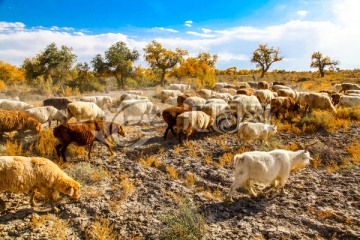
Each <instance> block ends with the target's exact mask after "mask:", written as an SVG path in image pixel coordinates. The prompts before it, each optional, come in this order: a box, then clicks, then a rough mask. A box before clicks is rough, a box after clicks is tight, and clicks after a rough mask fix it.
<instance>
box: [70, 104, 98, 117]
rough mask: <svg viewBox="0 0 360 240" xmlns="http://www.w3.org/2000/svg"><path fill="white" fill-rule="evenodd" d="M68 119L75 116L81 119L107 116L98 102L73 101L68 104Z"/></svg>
mask: <svg viewBox="0 0 360 240" xmlns="http://www.w3.org/2000/svg"><path fill="white" fill-rule="evenodd" d="M67 109H68V112H69V113H68V119H70V118H71V117H75V118H76V119H77V120H78V121H80V120H84V121H86V120H94V119H96V118H105V113H104V111H103V110H101V109H100V108H99V107H98V106H97V105H96V103H93V102H72V103H69V104H68V105H67Z"/></svg>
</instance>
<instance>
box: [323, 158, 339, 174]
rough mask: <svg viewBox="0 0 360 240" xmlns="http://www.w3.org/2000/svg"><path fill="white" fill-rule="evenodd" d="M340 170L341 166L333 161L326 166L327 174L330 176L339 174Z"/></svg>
mask: <svg viewBox="0 0 360 240" xmlns="http://www.w3.org/2000/svg"><path fill="white" fill-rule="evenodd" d="M339 170H340V166H339V165H338V164H337V162H336V161H335V160H331V161H329V162H327V164H326V172H327V173H328V174H332V173H334V172H337V171H339Z"/></svg>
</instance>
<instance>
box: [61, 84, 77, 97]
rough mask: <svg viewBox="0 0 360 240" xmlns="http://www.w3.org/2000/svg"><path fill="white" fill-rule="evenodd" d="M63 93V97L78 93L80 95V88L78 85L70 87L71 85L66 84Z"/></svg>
mask: <svg viewBox="0 0 360 240" xmlns="http://www.w3.org/2000/svg"><path fill="white" fill-rule="evenodd" d="M64 95H65V97H70V96H78V95H80V90H79V88H78V87H75V88H71V87H69V86H67V87H66V88H65V92H64Z"/></svg>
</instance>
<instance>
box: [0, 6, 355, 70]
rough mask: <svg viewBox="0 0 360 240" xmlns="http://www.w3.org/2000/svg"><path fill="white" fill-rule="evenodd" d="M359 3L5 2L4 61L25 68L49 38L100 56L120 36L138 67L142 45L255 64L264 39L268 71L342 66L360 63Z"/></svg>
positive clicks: (86, 58) (1, 10)
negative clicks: (320, 63) (270, 58)
mask: <svg viewBox="0 0 360 240" xmlns="http://www.w3.org/2000/svg"><path fill="white" fill-rule="evenodd" d="M358 9H360V1H356V0H330V1H325V0H318V1H306V0H294V1H291V3H289V1H285V0H260V1H253V2H250V3H249V2H248V1H244V0H218V1H206V2H205V1H186V0H185V1H182V2H167V1H161V0H154V1H151V2H148V1H143V0H141V1H136V3H130V2H123V3H119V1H114V0H109V1H107V2H106V3H101V4H99V3H97V2H85V1H76V2H72V1H68V0H65V1H62V2H61V3H60V2H54V1H46V2H35V3H34V2H29V1H24V0H18V1H9V0H3V1H0V60H1V61H4V62H7V63H10V64H13V65H16V66H18V67H20V66H21V65H22V63H23V61H24V59H25V58H32V57H35V56H36V55H37V54H38V53H40V52H41V51H43V50H44V49H45V48H46V46H48V45H49V44H50V43H52V42H55V43H56V45H57V47H60V46H61V45H65V46H68V47H71V48H72V49H73V53H74V54H76V55H77V61H76V62H77V63H80V62H87V63H89V64H90V61H91V60H92V59H93V58H94V57H95V55H96V54H101V55H103V54H104V52H105V51H106V50H107V49H108V48H109V47H110V46H111V45H113V44H115V43H116V42H119V41H123V42H125V43H126V44H127V46H128V47H129V48H130V49H136V50H138V51H139V53H140V60H139V61H137V62H135V65H141V66H142V67H148V65H147V63H146V61H145V59H144V57H143V48H144V47H145V46H146V45H147V44H149V43H150V42H151V41H152V40H156V41H158V42H159V43H161V44H162V45H163V47H165V48H168V49H171V50H175V49H176V48H177V47H179V48H181V49H184V50H188V51H189V53H190V56H192V57H193V56H196V55H197V54H198V53H199V52H209V53H210V54H217V55H218V57H219V58H218V61H217V63H216V65H215V66H216V69H219V70H226V69H228V68H231V67H234V66H235V67H237V69H248V70H254V69H256V67H255V64H253V63H251V62H250V59H251V55H252V52H253V51H254V50H255V49H256V48H257V47H258V45H259V44H267V45H268V47H274V48H278V47H279V48H280V55H281V56H283V57H284V59H283V60H282V61H281V62H276V63H274V64H273V65H272V66H271V68H270V69H269V71H273V70H285V71H288V72H289V71H298V72H303V71H306V72H308V71H316V69H312V68H310V62H311V55H312V53H313V52H317V51H320V52H321V53H323V54H324V55H326V56H329V57H330V58H331V59H334V60H339V61H340V64H339V65H338V66H337V67H339V69H340V70H354V69H357V68H360V64H359V63H360V61H359V60H358V56H359V55H360V46H359V44H358V43H357V41H358V39H360V29H359V27H358V26H359V23H360V15H359V14H358V13H357V11H358Z"/></svg>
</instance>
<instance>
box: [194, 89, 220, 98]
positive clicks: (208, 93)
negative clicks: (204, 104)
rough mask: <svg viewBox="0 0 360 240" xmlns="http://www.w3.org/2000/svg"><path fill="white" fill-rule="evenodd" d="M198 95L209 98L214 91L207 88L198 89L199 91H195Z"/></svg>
mask: <svg viewBox="0 0 360 240" xmlns="http://www.w3.org/2000/svg"><path fill="white" fill-rule="evenodd" d="M196 93H197V94H198V95H199V96H200V97H202V98H204V99H209V98H211V97H213V96H214V93H215V92H214V91H212V90H209V89H200V90H199V91H197V92H196Z"/></svg>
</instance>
